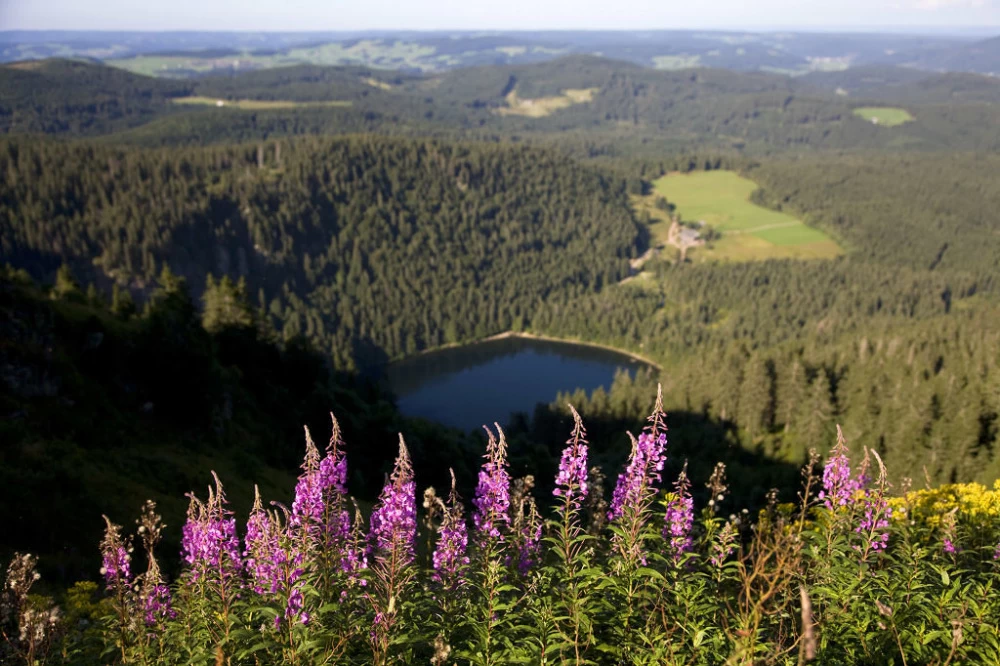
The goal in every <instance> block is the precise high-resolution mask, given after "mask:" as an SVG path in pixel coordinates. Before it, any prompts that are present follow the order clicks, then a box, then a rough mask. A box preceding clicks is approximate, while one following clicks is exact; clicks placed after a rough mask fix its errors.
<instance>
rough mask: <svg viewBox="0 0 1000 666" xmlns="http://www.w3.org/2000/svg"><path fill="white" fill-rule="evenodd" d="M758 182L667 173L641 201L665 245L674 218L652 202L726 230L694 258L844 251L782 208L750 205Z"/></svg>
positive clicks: (718, 174) (721, 174)
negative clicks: (664, 203) (666, 203)
mask: <svg viewBox="0 0 1000 666" xmlns="http://www.w3.org/2000/svg"><path fill="white" fill-rule="evenodd" d="M755 189H757V184H756V183H754V182H753V181H751V180H748V179H746V178H743V177H741V176H739V175H738V174H736V173H734V172H732V171H700V172H696V173H691V174H678V173H672V174H668V175H666V176H664V177H662V178H660V179H659V180H657V181H656V182H655V183H654V193H653V194H652V195H650V196H648V197H643V198H640V199H637V200H636V205H637V208H638V209H639V210H640V211H643V210H644V211H647V212H649V214H650V217H651V218H652V220H653V222H652V224H651V225H650V232H651V233H652V234H653V237H654V238H655V239H656V240H657V241H658V242H660V243H665V242H666V240H667V231H668V230H669V228H670V218H669V215H668V214H667V213H666V212H665V211H661V210H659V209H657V208H655V206H653V202H654V201H655V200H656V198H657V197H660V196H662V197H665V198H666V199H667V201H669V202H670V203H672V204H674V205H675V206H676V213H677V214H679V215H680V216H681V219H682V220H686V221H690V222H698V221H701V222H704V223H705V224H707V225H709V226H712V227H714V228H715V229H717V230H719V231H721V232H722V238H721V239H720V240H717V241H714V242H713V243H712V244H711V246H710V247H708V246H706V247H699V248H694V249H692V250H689V252H688V256H689V257H690V258H691V260H692V261H710V260H718V259H722V260H731V261H756V260H763V259H774V258H798V259H823V258H830V257H835V256H837V255H839V254H842V253H843V250H842V249H841V248H840V246H839V245H837V243H836V242H835V241H833V240H832V239H831V238H830V237H828V236H827V235H826V234H824V233H823V232H822V231H819V230H818V229H814V228H813V227H809V226H806V225H805V224H803V223H802V221H801V220H798V219H797V218H795V217H793V216H791V215H788V214H787V213H781V212H778V211H774V210H770V209H768V208H763V207H761V206H758V205H756V204H754V203H751V202H750V200H749V198H750V194H751V193H752V192H753V191H754V190H755Z"/></svg>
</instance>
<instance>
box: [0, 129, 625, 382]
mask: <svg viewBox="0 0 1000 666" xmlns="http://www.w3.org/2000/svg"><path fill="white" fill-rule="evenodd" d="M0 173H3V174H4V179H3V185H2V186H0V202H2V203H0V254H2V255H3V256H4V257H5V259H6V260H8V261H12V262H14V263H15V264H16V265H17V266H19V267H23V268H26V269H28V270H29V271H30V272H31V273H32V274H33V275H34V276H35V277H36V278H39V279H43V278H49V277H50V276H51V275H53V274H54V271H55V269H56V268H57V267H58V266H59V265H60V264H61V263H62V262H64V261H65V262H68V263H70V264H71V265H72V266H73V268H74V270H76V271H77V273H78V274H79V275H80V276H81V277H82V278H83V279H86V280H88V281H89V280H96V281H97V282H98V284H100V285H102V287H104V288H105V289H108V288H110V285H111V284H112V283H115V284H118V285H119V286H120V287H122V288H125V289H129V290H131V291H132V292H134V293H135V294H136V296H137V297H139V298H141V297H142V296H143V295H145V294H146V293H148V290H149V287H150V285H151V283H152V280H153V278H155V276H156V275H158V274H159V272H160V271H161V270H162V268H163V267H164V266H169V267H170V268H171V269H172V270H174V271H175V272H177V273H178V274H180V275H182V276H184V277H185V278H187V279H188V281H189V283H190V284H191V285H192V288H193V289H194V290H195V293H196V294H197V293H200V290H201V288H202V286H203V285H204V284H205V281H206V279H207V277H208V276H209V275H210V274H214V275H216V276H222V275H232V276H234V277H244V278H245V279H246V280H247V285H248V289H249V293H250V294H251V298H252V299H253V300H255V301H256V302H257V304H258V305H259V306H260V307H261V308H263V309H265V310H266V312H267V313H268V316H269V317H270V318H271V319H272V320H273V322H274V325H275V326H276V327H277V328H278V330H279V331H281V332H282V334H283V335H284V336H285V337H290V336H294V335H297V334H304V335H306V336H307V337H308V338H310V339H311V340H313V341H314V342H315V343H316V344H317V345H318V346H319V348H320V349H322V350H323V351H324V352H325V353H329V354H330V355H331V356H332V357H333V359H334V362H335V365H336V366H337V367H338V368H344V369H349V368H355V367H357V365H358V364H362V365H364V364H366V363H367V364H370V363H373V362H380V361H382V360H385V359H386V358H394V357H399V356H401V355H404V354H408V353H413V352H415V351H417V350H420V349H424V348H427V347H432V346H437V345H440V344H443V343H447V342H458V341H462V340H469V339H473V338H477V337H483V336H485V335H488V334H491V333H498V332H501V331H505V330H508V329H510V328H515V329H517V328H520V327H521V326H523V325H524V322H525V320H526V319H530V317H531V316H532V315H533V313H534V312H535V311H536V310H537V308H538V307H539V305H540V304H541V303H542V302H543V301H544V300H546V299H548V298H551V297H554V296H556V295H563V296H564V297H566V298H572V297H575V296H576V295H580V294H585V293H588V292H596V291H598V290H599V289H600V288H601V287H603V286H604V285H607V284H611V283H614V282H616V281H617V280H619V279H621V278H623V277H624V276H625V275H627V273H628V260H629V259H630V258H631V257H634V256H637V255H638V254H639V253H641V252H642V251H643V250H644V243H645V241H644V237H643V235H642V233H641V230H640V228H639V226H638V225H637V224H636V222H635V221H634V219H633V217H632V212H631V209H630V208H629V204H628V195H627V192H626V183H625V181H624V180H621V179H617V178H615V177H613V176H610V175H606V174H604V173H602V172H600V171H597V170H595V169H593V168H590V167H586V166H582V165H580V164H578V163H576V162H573V161H572V160H570V159H568V158H566V157H563V156H561V155H560V154H558V153H555V152H553V151H540V150H532V149H527V148H516V147H514V148H508V147H497V146H488V145H473V144H448V143H438V142H431V141H409V140H389V139H382V138H375V137H363V138H360V137H359V138H349V139H339V140H324V139H311V140H307V141H300V142H287V141H285V142H276V143H268V144H266V145H263V144H262V145H259V146H252V145H251V146H242V147H226V148H211V149H191V150H170V151H139V150H119V149H113V148H106V147H100V146H94V145H87V144H72V145H64V144H56V143H44V142H42V143H40V142H28V141H8V142H5V143H4V144H3V147H2V150H0Z"/></svg>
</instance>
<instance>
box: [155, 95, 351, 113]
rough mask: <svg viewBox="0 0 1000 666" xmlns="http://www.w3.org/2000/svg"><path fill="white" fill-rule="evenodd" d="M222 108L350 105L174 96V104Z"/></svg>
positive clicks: (256, 108)
mask: <svg viewBox="0 0 1000 666" xmlns="http://www.w3.org/2000/svg"><path fill="white" fill-rule="evenodd" d="M220 101H221V102H222V104H221V106H222V107H223V108H236V109H249V110H256V111H268V110H274V109H299V108H308V107H324V106H325V107H347V106H350V105H351V102H349V101H341V100H333V101H329V102H292V101H286V100H275V99H227V100H219V99H216V98H214V97H199V96H193V97H175V98H174V99H173V103H174V104H188V105H191V106H220V104H219V102H220Z"/></svg>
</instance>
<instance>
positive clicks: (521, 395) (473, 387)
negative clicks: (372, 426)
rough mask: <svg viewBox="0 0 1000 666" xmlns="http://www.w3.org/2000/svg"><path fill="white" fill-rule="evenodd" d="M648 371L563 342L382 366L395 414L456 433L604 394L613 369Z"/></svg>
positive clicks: (465, 351) (500, 343)
mask: <svg viewBox="0 0 1000 666" xmlns="http://www.w3.org/2000/svg"><path fill="white" fill-rule="evenodd" d="M646 367H648V366H647V365H646V364H644V363H642V362H641V361H636V360H635V359H632V358H630V357H628V356H626V355H624V354H619V353H616V352H613V351H609V350H605V349H599V348H597V347H587V346H584V345H575V344H572V343H566V342H551V341H548V340H532V339H528V338H514V337H511V338H502V339H500V340H490V341H488V342H479V343H475V344H471V345H464V346H461V347H453V348H450V349H442V350H440V351H435V352H430V353H428V354H422V355H420V356H414V357H413V358H409V359H405V360H403V361H399V362H397V363H393V364H391V365H390V366H389V384H390V385H391V387H392V390H393V391H394V392H395V394H396V396H397V397H398V400H399V402H398V405H399V409H400V411H401V412H402V413H403V414H405V415H407V416H420V417H423V418H426V419H429V420H432V421H437V422H439V423H443V424H445V425H449V426H452V427H455V428H461V429H462V430H472V429H476V428H480V427H481V426H482V425H484V424H492V423H493V422H494V421H497V422H499V423H501V424H503V423H505V422H506V421H507V420H508V418H509V417H510V415H511V413H513V412H527V413H528V414H531V413H532V412H533V411H534V409H535V405H536V404H537V403H539V402H542V403H546V404H548V403H550V402H552V401H553V400H554V399H555V397H556V394H557V393H559V392H560V391H572V390H573V389H576V388H584V389H586V390H587V391H592V390H593V389H596V388H597V387H598V386H603V387H604V388H605V389H607V388H610V386H611V382H612V380H613V379H614V375H615V371H616V370H617V369H618V368H625V369H626V370H628V371H629V372H630V373H631V374H633V375H634V374H635V371H636V370H639V369H645V368H646Z"/></svg>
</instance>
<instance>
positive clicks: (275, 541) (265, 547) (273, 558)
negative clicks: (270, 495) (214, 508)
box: [243, 486, 287, 594]
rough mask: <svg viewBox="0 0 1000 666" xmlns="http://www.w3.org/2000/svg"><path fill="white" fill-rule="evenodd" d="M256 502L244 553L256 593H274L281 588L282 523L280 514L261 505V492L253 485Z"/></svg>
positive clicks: (282, 558) (282, 559)
mask: <svg viewBox="0 0 1000 666" xmlns="http://www.w3.org/2000/svg"><path fill="white" fill-rule="evenodd" d="M254 496H255V499H254V504H253V508H252V509H251V510H250V518H249V519H248V520H247V532H246V537H245V538H244V541H243V543H244V550H243V556H244V557H245V558H246V559H245V566H246V570H247V573H248V574H249V576H250V585H251V587H252V588H253V591H254V592H256V593H257V594H274V593H276V592H278V591H279V590H280V589H281V578H282V574H281V570H282V565H283V564H284V562H285V560H286V559H287V558H286V553H285V551H284V549H283V548H282V547H281V543H280V541H281V539H280V537H281V526H280V524H278V520H277V516H273V515H272V514H269V513H268V512H266V511H265V510H264V508H263V506H262V505H261V501H260V491H259V490H258V489H257V487H256V486H254Z"/></svg>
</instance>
